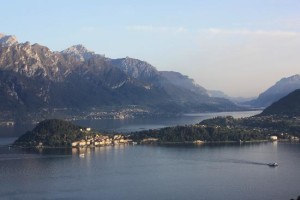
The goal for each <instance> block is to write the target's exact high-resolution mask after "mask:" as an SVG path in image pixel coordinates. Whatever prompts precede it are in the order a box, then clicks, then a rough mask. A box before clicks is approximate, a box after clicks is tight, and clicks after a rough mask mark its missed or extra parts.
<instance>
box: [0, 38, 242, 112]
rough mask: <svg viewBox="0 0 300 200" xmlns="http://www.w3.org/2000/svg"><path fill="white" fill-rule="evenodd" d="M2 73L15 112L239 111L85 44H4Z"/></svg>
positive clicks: (4, 96)
mask: <svg viewBox="0 0 300 200" xmlns="http://www.w3.org/2000/svg"><path fill="white" fill-rule="evenodd" d="M181 76H182V77H184V76H183V75H181ZM0 77H1V79H0V96H1V98H0V109H2V111H3V112H6V111H7V112H10V111H12V110H13V111H14V112H12V113H14V114H12V115H16V113H20V111H22V112H23V113H27V112H28V113H30V112H32V111H36V112H38V111H39V110H49V109H50V110H51V109H54V108H76V109H80V110H85V109H91V108H95V107H102V106H114V105H119V106H125V105H140V106H145V107H148V108H152V109H154V110H161V111H168V112H169V111H171V112H184V111H185V112H189V111H197V110H198V111H224V110H229V109H239V108H237V106H236V105H235V104H233V103H232V102H230V101H227V100H225V99H219V98H210V97H209V96H208V95H207V94H205V92H202V93H201V92H197V91H196V92H195V91H191V90H188V89H187V88H184V87H180V86H178V85H176V84H174V83H172V81H170V80H168V79H167V78H166V77H164V76H163V75H162V73H161V72H159V71H158V70H157V69H156V68H155V67H153V66H152V65H150V64H149V63H147V62H145V61H141V60H138V59H133V58H129V57H127V58H120V59H111V58H107V57H105V56H103V55H100V54H95V53H94V52H92V51H89V50H87V49H86V48H85V47H84V46H82V45H75V46H72V47H69V48H67V49H66V50H63V51H61V52H54V51H51V50H50V49H49V48H48V47H46V46H42V45H39V44H33V45H31V44H30V43H29V42H25V43H14V44H13V45H0ZM185 81H192V80H191V79H189V78H186V79H185ZM199 88H200V86H199ZM202 90H205V89H204V88H202Z"/></svg>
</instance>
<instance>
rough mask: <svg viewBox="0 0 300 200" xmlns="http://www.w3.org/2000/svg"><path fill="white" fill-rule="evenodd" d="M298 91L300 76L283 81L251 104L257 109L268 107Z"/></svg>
mask: <svg viewBox="0 0 300 200" xmlns="http://www.w3.org/2000/svg"><path fill="white" fill-rule="evenodd" d="M296 89H300V75H299V74H297V75H294V76H291V77H287V78H283V79H281V80H280V81H278V82H277V83H276V84H275V85H273V86H272V87H270V88H269V89H267V90H266V91H265V92H263V93H261V94H260V95H259V96H258V98H257V99H255V100H253V101H250V102H249V103H250V105H252V106H256V107H266V106H269V105H271V104H272V103H273V102H275V101H277V100H279V99H280V98H282V97H284V96H286V95H287V94H289V93H291V92H292V91H294V90H296Z"/></svg>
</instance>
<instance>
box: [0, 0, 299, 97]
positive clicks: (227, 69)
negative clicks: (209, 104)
mask: <svg viewBox="0 0 300 200" xmlns="http://www.w3.org/2000/svg"><path fill="white" fill-rule="evenodd" d="M0 3H1V4H0V5H1V12H0V19H1V20H0V33H4V34H7V35H15V36H16V37H17V38H18V40H19V42H26V41H30V43H32V44H34V43H39V44H41V45H45V46H48V47H49V48H50V49H51V50H53V51H61V50H63V49H66V48H68V47H70V46H72V45H75V44H83V45H84V46H85V47H86V48H88V49H89V50H92V51H95V52H96V53H99V54H105V56H106V57H110V58H122V57H126V56H129V57H132V58H137V59H140V60H144V61H147V62H148V63H150V64H152V65H153V66H155V67H156V68H157V69H158V70H159V71H178V72H181V73H182V74H185V75H188V76H189V77H190V78H193V79H194V80H195V81H196V82H197V83H198V84H199V85H201V86H203V87H205V88H206V89H210V90H221V91H223V92H225V93H226V94H228V95H230V96H241V97H255V96H258V94H259V93H261V92H263V91H264V90H266V89H267V88H269V87H270V86H272V85H273V84H275V83H276V82H277V81H278V80H280V79H281V78H283V77H288V76H292V75H295V74H299V73H300V65H299V63H300V1H299V0H184V1H183V0H159V1H158V0H151V1H141V0H109V1H108V0H106V1H104V0H85V1H83V0H51V1H41V0H26V1H20V0H9V1H7V0H0Z"/></svg>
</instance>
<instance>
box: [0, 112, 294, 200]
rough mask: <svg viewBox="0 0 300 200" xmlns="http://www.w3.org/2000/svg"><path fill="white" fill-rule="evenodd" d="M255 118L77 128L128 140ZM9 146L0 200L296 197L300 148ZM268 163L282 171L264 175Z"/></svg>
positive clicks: (4, 151) (0, 162) (0, 167)
mask: <svg viewBox="0 0 300 200" xmlns="http://www.w3.org/2000/svg"><path fill="white" fill-rule="evenodd" d="M254 114H257V112H236V113H221V114H220V113H206V114H187V115H185V116H181V117H175V118H167V119H135V120H133V119H131V120H104V121H77V122H76V123H77V124H81V125H86V126H89V127H92V128H94V129H102V130H109V131H118V132H129V131H136V130H144V129H149V128H160V127H165V126H173V125H184V124H193V123H198V122H200V121H201V120H203V119H207V118H211V117H214V116H217V115H222V116H224V115H225V116H226V115H232V116H234V117H246V116H250V115H254ZM14 139H15V138H10V137H5V138H0V185H1V187H0V199H22V200H23V199H106V200H110V199H112V200H114V199H133V200H135V199H139V200H140V199H143V200H144V199H145V200H148V199H149V200H150V199H151V200H152V199H172V200H173V199H174V200H176V199H208V200H209V199H230V200H240V199H246V200H250V199H251V200H252V199H264V200H277V199H278V200H283V199H287V200H289V199H291V198H296V197H297V196H299V195H300V190H299V184H300V176H299V174H298V173H299V166H300V154H299V152H300V144H299V143H250V144H204V145H200V146H197V145H134V146H130V145H126V146H124V145H123V146H108V147H97V148H82V149H63V148H62V149H42V150H33V149H10V148H8V146H6V145H7V144H9V143H11V142H13V140H14ZM81 153H84V154H85V157H80V156H79V155H80V154H81ZM270 162H277V163H279V166H278V167H269V166H268V165H267V163H270Z"/></svg>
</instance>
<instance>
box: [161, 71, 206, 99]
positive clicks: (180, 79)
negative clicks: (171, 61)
mask: <svg viewBox="0 0 300 200" xmlns="http://www.w3.org/2000/svg"><path fill="white" fill-rule="evenodd" d="M160 74H161V75H162V76H163V77H165V78H166V79H167V80H168V81H170V82H171V83H172V84H173V85H175V86H177V87H180V88H183V89H186V90H189V91H191V92H194V93H197V94H199V95H203V96H208V94H207V91H206V89H205V88H203V87H202V86H200V85H199V84H197V83H196V82H195V81H194V80H193V79H191V78H189V77H188V76H185V75H182V74H181V73H179V72H173V71H161V72H160Z"/></svg>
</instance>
